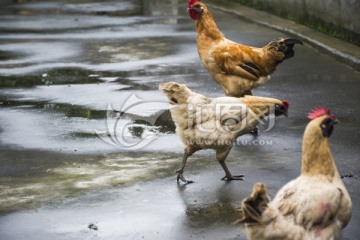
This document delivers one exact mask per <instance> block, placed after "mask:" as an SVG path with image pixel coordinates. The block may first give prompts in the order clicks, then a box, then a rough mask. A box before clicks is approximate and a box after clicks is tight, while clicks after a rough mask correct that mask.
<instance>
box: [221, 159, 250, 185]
mask: <svg viewBox="0 0 360 240" xmlns="http://www.w3.org/2000/svg"><path fill="white" fill-rule="evenodd" d="M219 162H220V164H221V166H222V167H223V169H224V171H225V174H226V175H225V177H223V178H221V180H227V181H231V180H245V178H244V177H245V175H243V174H240V175H236V176H233V175H232V174H231V172H230V170H229V169H228V167H227V166H226V164H225V161H219Z"/></svg>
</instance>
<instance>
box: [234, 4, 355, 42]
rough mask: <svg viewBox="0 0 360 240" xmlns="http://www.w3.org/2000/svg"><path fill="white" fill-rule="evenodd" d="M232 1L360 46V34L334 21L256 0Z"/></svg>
mask: <svg viewBox="0 0 360 240" xmlns="http://www.w3.org/2000/svg"><path fill="white" fill-rule="evenodd" d="M228 1H231V2H236V3H240V4H242V5H244V6H248V7H252V8H255V9H257V10H261V11H265V12H268V13H271V14H273V15H276V16H279V17H282V18H286V19H289V20H291V21H294V22H297V23H300V24H302V25H305V26H307V27H309V28H312V29H314V30H316V31H318V32H321V33H324V34H327V35H329V36H332V37H335V38H339V39H341V40H344V41H347V42H350V43H352V44H355V45H357V46H360V34H357V33H355V32H352V31H350V30H347V29H345V28H343V27H340V26H336V25H334V24H332V23H328V22H325V21H323V20H321V19H320V18H317V17H313V16H310V15H308V14H305V15H300V14H296V12H292V13H289V12H287V11H285V10H282V9H279V8H276V7H274V6H273V5H271V4H266V5H265V4H263V3H261V2H257V1H254V0H228Z"/></svg>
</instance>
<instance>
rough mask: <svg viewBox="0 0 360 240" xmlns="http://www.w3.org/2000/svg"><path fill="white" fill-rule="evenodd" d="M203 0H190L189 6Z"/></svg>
mask: <svg viewBox="0 0 360 240" xmlns="http://www.w3.org/2000/svg"><path fill="white" fill-rule="evenodd" d="M200 1H201V0H189V2H188V7H191V6H192V5H194V4H195V3H196V2H200Z"/></svg>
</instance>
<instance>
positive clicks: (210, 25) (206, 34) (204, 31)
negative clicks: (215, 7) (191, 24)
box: [196, 11, 225, 44]
mask: <svg viewBox="0 0 360 240" xmlns="http://www.w3.org/2000/svg"><path fill="white" fill-rule="evenodd" d="M196 30H197V41H198V44H199V43H203V42H208V41H210V42H212V41H220V40H222V39H223V38H224V37H225V36H224V34H222V33H221V32H220V30H219V28H218V27H217V25H216V23H215V21H214V18H213V16H212V15H211V13H210V12H209V11H207V12H205V13H204V14H203V15H202V16H201V17H200V18H199V19H198V20H197V21H196Z"/></svg>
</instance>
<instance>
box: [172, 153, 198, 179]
mask: <svg viewBox="0 0 360 240" xmlns="http://www.w3.org/2000/svg"><path fill="white" fill-rule="evenodd" d="M189 156H190V154H189V153H188V152H187V151H186V150H185V152H184V157H183V160H182V162H181V165H180V168H179V169H178V170H176V171H175V173H176V174H177V177H176V180H177V182H179V180H181V181H183V182H184V183H185V184H188V183H193V182H194V181H192V180H186V179H185V178H184V176H183V171H184V168H185V165H186V160H187V158H188V157H189Z"/></svg>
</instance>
